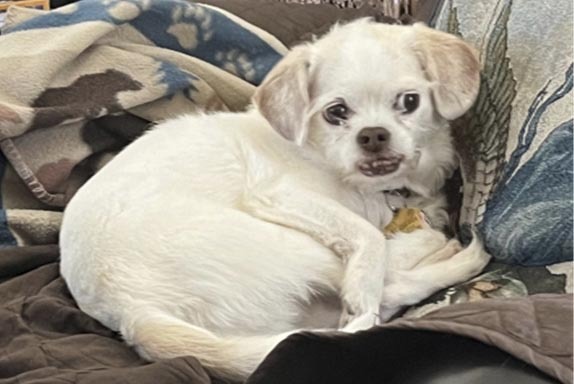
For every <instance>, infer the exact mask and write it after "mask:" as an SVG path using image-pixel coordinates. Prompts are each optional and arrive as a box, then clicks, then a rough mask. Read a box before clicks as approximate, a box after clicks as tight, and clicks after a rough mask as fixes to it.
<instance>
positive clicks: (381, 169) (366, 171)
mask: <svg viewBox="0 0 574 384" xmlns="http://www.w3.org/2000/svg"><path fill="white" fill-rule="evenodd" d="M404 158H405V157H404V156H403V155H399V154H384V155H380V156H377V157H375V158H370V159H365V160H363V161H361V162H359V163H358V165H357V167H358V168H359V171H360V172H361V173H362V174H363V175H365V176H367V177H374V176H383V175H388V174H390V173H393V172H395V171H396V170H397V169H399V166H400V165H401V162H402V161H403V159H404Z"/></svg>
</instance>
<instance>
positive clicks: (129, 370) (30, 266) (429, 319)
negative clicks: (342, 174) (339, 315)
mask: <svg viewBox="0 0 574 384" xmlns="http://www.w3.org/2000/svg"><path fill="white" fill-rule="evenodd" d="M57 259H58V247H57V246H55V245H47V246H34V247H21V248H12V249H5V250H0V384H5V383H6V384H7V383H19V384H24V383H26V384H28V383H30V384H31V383H35V384H36V383H59V382H67V383H70V382H74V383H82V384H84V383H106V384H108V383H111V384H113V383H138V384H143V383H162V384H170V383H191V384H196V383H199V384H203V383H211V382H212V381H211V380H210V378H209V377H208V376H207V373H206V372H205V371H204V369H203V368H202V367H201V365H200V364H199V363H198V362H197V360H195V359H194V358H193V357H182V358H177V359H171V360H166V361H162V362H156V363H147V362H145V361H143V360H142V359H141V358H139V357H138V356H137V354H136V353H135V352H134V351H133V350H132V349H131V348H130V347H128V346H127V345H126V344H125V343H124V342H123V341H122V340H121V338H120V337H119V335H118V334H116V333H114V332H112V331H110V330H109V329H107V328H105V327H104V326H102V325H101V324H99V323H98V322H97V321H95V320H93V319H92V318H90V317H89V316H87V315H85V314H84V313H82V312H81V311H80V310H79V309H78V307H77V306H76V304H75V303H74V300H73V299H72V297H71V296H70V293H69V292H68V290H67V288H66V286H65V283H64V281H63V280H62V278H61V277H60V276H59V271H58V268H59V265H58V262H57ZM385 327H389V328H399V329H418V330H432V331H439V332H446V333H455V334H459V335H462V336H468V337H471V338H474V339H477V340H480V341H483V342H485V343H487V344H491V345H494V346H496V347H498V348H501V349H503V350H505V351H507V352H509V353H510V354H512V355H514V356H516V357H518V358H520V359H522V360H524V361H527V362H528V363H530V364H533V365H534V366H536V367H537V368H539V369H540V370H542V371H544V372H546V373H548V374H549V375H551V376H553V377H555V378H557V379H559V380H560V381H562V382H564V383H572V381H573V380H572V295H570V294H558V295H556V294H553V295H534V296H529V297H524V298H517V299H511V300H508V299H506V300H483V301H478V302H472V303H466V304H459V305H455V306H449V307H446V308H442V309H439V310H437V311H435V312H433V313H430V314H428V315H426V316H423V317H422V318H418V319H399V320H397V321H394V322H392V323H390V324H388V325H386V326H385Z"/></svg>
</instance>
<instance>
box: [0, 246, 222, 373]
mask: <svg viewBox="0 0 574 384" xmlns="http://www.w3.org/2000/svg"><path fill="white" fill-rule="evenodd" d="M57 258H58V248H57V246H36V247H24V248H19V249H17V248H14V249H11V250H2V251H0V279H1V280H0V281H2V282H1V283H0V383H2V384H9V383H19V384H24V383H34V384H42V383H50V384H53V383H72V382H73V383H81V384H88V383H94V384H100V383H106V384H114V383H118V384H119V383H138V384H146V383H149V384H156V383H162V384H171V383H174V384H175V383H189V384H204V383H211V382H212V381H211V380H210V379H209V377H208V376H207V373H206V372H205V371H204V369H203V368H202V367H201V365H200V364H199V363H198V362H197V360H195V359H194V358H193V357H182V358H177V359H171V360H166V361H162V362H157V363H151V364H150V363H147V362H145V361H143V360H142V359H141V358H140V357H138V355H137V354H136V353H135V352H134V351H133V350H132V349H131V348H130V347H128V346H127V345H126V344H125V343H124V342H123V341H122V340H121V338H120V337H119V336H118V335H117V334H116V333H114V332H112V331H110V330H109V329H107V328H105V327H104V326H102V325H101V324H99V323H98V322H97V321H95V320H93V319H92V318H90V317H89V316H87V315H86V314H84V313H82V312H81V311H80V310H79V309H78V307H77V306H76V304H75V303H74V301H73V299H72V297H71V296H70V294H69V292H68V290H67V288H66V285H65V283H64V281H63V279H62V278H61V277H60V276H59V264H58V262H57Z"/></svg>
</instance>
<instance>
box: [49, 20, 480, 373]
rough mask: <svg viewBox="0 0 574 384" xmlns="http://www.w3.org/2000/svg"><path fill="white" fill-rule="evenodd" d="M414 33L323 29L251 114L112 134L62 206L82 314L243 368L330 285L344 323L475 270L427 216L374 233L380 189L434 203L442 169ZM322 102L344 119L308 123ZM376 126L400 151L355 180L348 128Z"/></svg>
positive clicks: (65, 245) (212, 362) (354, 149)
mask: <svg viewBox="0 0 574 384" xmlns="http://www.w3.org/2000/svg"><path fill="white" fill-rule="evenodd" d="M429 33H430V34H432V33H435V32H428V31H427V29H426V28H425V27H421V26H418V27H398V26H385V25H380V24H374V23H370V22H365V21H359V22H356V23H351V24H349V25H347V26H343V27H338V28H336V29H335V30H334V31H332V32H331V33H329V34H328V35H327V36H326V37H325V38H323V39H321V40H319V41H317V42H316V43H314V44H313V45H309V46H305V47H301V48H298V49H296V50H294V51H293V53H292V54H289V55H288V57H287V58H285V60H284V61H283V62H282V63H280V64H279V65H278V66H277V67H276V69H274V70H273V71H272V73H270V75H269V76H268V78H267V79H266V81H265V82H264V84H263V85H262V86H261V87H260V89H259V90H258V93H257V95H256V96H255V104H256V108H254V109H252V110H250V111H248V112H244V113H217V114H213V115H197V116H182V117H179V118H177V119H173V120H170V121H167V122H164V123H162V124H159V125H158V126H157V127H155V128H154V129H153V130H152V131H151V132H149V133H147V134H145V135H144V136H143V137H142V138H140V139H138V140H137V141H136V142H134V143H133V144H132V145H130V146H128V147H127V148H126V149H125V150H124V151H122V152H121V153H120V154H119V155H118V156H117V157H116V158H115V159H113V160H112V161H111V162H110V163H109V164H107V165H106V166H105V167H104V168H103V169H102V170H101V171H100V172H99V173H98V174H96V175H95V176H94V177H93V178H92V179H90V180H89V181H88V182H87V183H86V184H85V185H84V186H83V187H82V188H81V189H80V191H79V192H78V193H77V195H76V196H75V197H74V198H73V199H72V201H71V202H70V204H69V206H68V207H67V208H66V211H65V214H64V222H63V225H62V231H61V238H60V245H61V250H62V262H61V272H62V275H63V276H64V278H65V279H66V282H67V283H68V286H69V288H70V291H71V293H72V295H73V296H74V298H75V299H76V300H77V302H78V305H79V306H80V308H81V309H82V310H83V311H85V312H86V313H88V314H89V315H91V316H93V317H94V318H96V319H98V320H99V321H101V322H102V323H103V324H105V325H106V326H108V327H110V328H111V329H114V330H118V331H120V332H121V333H122V335H123V336H124V338H125V339H126V341H127V342H128V343H130V344H132V345H133V346H134V347H135V348H137V350H138V351H139V352H140V353H141V354H142V356H144V357H146V358H148V359H152V360H155V359H163V358H170V357H175V356H181V355H193V356H196V357H197V358H198V359H199V360H200V361H201V362H202V363H203V364H204V365H205V366H206V367H207V368H208V369H210V370H211V371H212V372H213V373H214V374H215V375H218V376H221V377H227V378H233V379H243V378H245V377H246V376H247V375H249V374H250V373H251V372H252V371H253V370H254V369H255V367H256V366H257V364H258V363H259V362H260V361H261V360H262V359H263V357H264V356H265V355H266V354H267V353H268V352H269V351H270V350H271V349H272V348H273V347H274V346H275V345H276V344H277V343H278V342H279V341H280V340H282V339H283V338H284V337H286V335H288V334H290V333H292V332H295V331H297V330H298V329H300V328H302V327H305V319H306V317H308V316H307V314H308V313H309V312H308V311H311V310H312V307H313V305H314V304H313V303H314V302H315V301H316V300H318V299H321V298H325V297H327V296H331V297H332V296H339V297H340V298H341V304H342V307H343V311H342V314H341V311H340V308H339V312H337V314H336V316H337V317H339V316H340V317H341V319H342V320H341V321H342V325H344V326H345V328H344V330H348V331H353V330H357V329H362V328H365V327H369V326H371V325H373V324H375V323H376V319H377V317H376V314H377V313H378V311H379V306H380V305H381V304H382V305H383V307H385V308H386V309H387V310H388V311H389V313H392V312H394V311H396V309H397V308H398V307H400V306H401V305H405V304H411V303H413V302H416V301H418V300H420V299H422V298H424V297H426V296H427V295H429V294H431V293H432V292H434V291H435V290H437V289H440V288H442V287H443V286H446V285H449V284H452V283H455V282H458V281H461V280H465V279H467V278H469V277H471V276H472V275H473V274H475V273H477V272H478V270H479V269H481V268H482V267H483V266H484V264H485V263H486V261H487V260H488V256H487V255H485V254H484V252H483V251H482V248H481V247H480V244H478V243H476V242H475V243H474V244H473V246H472V247H470V248H467V249H466V250H464V251H461V252H459V251H460V249H461V248H460V245H459V244H458V243H457V242H454V241H451V242H447V239H446V238H445V237H444V236H443V235H442V234H441V233H440V232H438V231H434V230H432V229H430V228H426V229H425V230H418V231H415V232H413V233H411V234H399V235H396V236H395V237H393V238H392V239H390V240H386V239H385V237H384V236H383V235H382V233H381V231H380V230H379V229H380V228H382V227H383V226H384V225H386V224H387V223H388V222H389V221H390V220H391V217H392V212H391V211H390V209H389V207H388V205H387V204H386V201H385V197H384V195H383V194H382V193H381V192H380V191H381V190H383V189H389V188H399V187H405V186H406V187H408V188H410V189H412V190H413V191H416V192H418V193H419V194H420V195H422V197H420V199H422V200H424V201H426V203H425V204H426V205H430V206H433V211H437V212H440V211H441V209H440V207H442V204H443V201H444V199H443V198H442V197H441V195H440V194H439V189H440V188H441V186H442V185H443V183H444V179H445V177H446V176H448V174H449V173H450V172H451V171H452V169H453V168H454V166H455V158H454V150H453V148H452V144H451V139H450V136H449V133H448V124H447V122H446V120H445V119H444V118H443V117H441V116H440V115H438V114H437V112H436V110H435V109H434V108H433V101H432V99H433V93H432V92H433V91H432V89H433V88H432V84H431V83H432V81H434V80H433V79H429V77H428V74H426V73H425V71H424V70H423V69H422V68H423V64H424V63H421V61H420V60H421V59H420V58H419V57H418V56H417V55H416V54H415V53H416V52H415V48H412V47H414V45H413V41H414V40H413V39H416V38H417V36H419V37H420V38H425V37H427V35H428V34H429ZM440 37H441V38H443V37H444V36H442V34H441V35H440ZM448 38H449V39H450V38H452V39H455V38H454V37H451V36H449V37H448ZM461 44H463V43H462V42H461ZM411 46H412V47H411ZM454 51H455V53H454V54H456V53H457V51H456V50H454ZM425 57H426V56H425ZM425 60H427V59H425ZM453 76H454V74H453ZM461 76H462V75H461ZM460 81H461V82H462V80H460ZM469 81H470V80H469ZM293 84H294V85H293ZM465 84H466V83H465ZM405 89H408V90H417V91H418V92H420V94H421V107H420V109H419V110H417V111H415V112H414V113H413V114H411V115H408V116H404V115H400V114H398V113H397V112H396V111H395V110H393V107H392V104H393V103H394V98H395V97H396V94H397V93H398V92H401V91H403V90H405ZM451 91H452V92H455V93H456V90H451ZM336 97H344V98H345V99H346V100H347V101H348V102H349V104H350V105H352V106H353V108H354V110H355V113H354V115H353V117H352V118H351V119H349V121H348V124H347V126H346V127H340V126H337V127H333V126H330V125H329V124H327V123H326V122H325V121H324V120H323V118H322V110H323V109H324V107H325V105H326V104H328V103H330V102H331V101H332V99H333V98H336ZM453 97H454V96H453ZM434 102H439V103H440V102H441V101H440V100H439V101H434ZM469 106H470V105H468V106H466V107H465V108H468V107H469ZM443 107H444V106H443ZM447 107H448V108H447ZM447 107H444V108H447V109H448V110H449V113H458V112H459V111H458V109H457V108H460V106H458V104H457V105H456V106H447ZM298 108H299V110H298ZM444 108H443V109H444ZM262 115H263V116H265V117H266V118H264V117H263V116H262ZM296 121H298V122H299V123H297V124H296V123H295V122H296ZM380 125H384V126H385V127H387V129H389V131H390V132H391V135H392V136H391V142H390V146H391V149H392V150H393V151H395V152H397V153H401V154H403V155H404V157H405V160H404V161H403V163H401V165H400V168H399V169H398V170H397V171H395V172H393V173H391V174H387V175H384V176H377V177H367V176H365V175H363V174H361V173H360V172H359V171H358V169H357V166H356V164H357V162H360V161H361V160H362V159H363V157H364V154H363V153H362V152H361V151H360V149H359V148H358V145H357V144H356V135H357V133H358V131H359V130H360V129H361V128H362V127H368V126H380ZM276 131H278V132H280V133H281V134H282V135H283V136H284V137H282V136H281V135H278V134H277V132H276ZM286 138H288V139H289V140H287V139H286ZM290 140H291V141H290ZM418 156H420V159H418V160H417V158H418ZM421 204H423V202H421ZM437 215H438V216H440V214H437ZM385 266H387V268H385ZM385 281H386V282H385ZM336 321H337V319H335V322H336ZM332 325H333V321H332V319H331V320H324V321H322V322H319V324H318V325H315V326H316V327H319V328H329V327H330V326H332Z"/></svg>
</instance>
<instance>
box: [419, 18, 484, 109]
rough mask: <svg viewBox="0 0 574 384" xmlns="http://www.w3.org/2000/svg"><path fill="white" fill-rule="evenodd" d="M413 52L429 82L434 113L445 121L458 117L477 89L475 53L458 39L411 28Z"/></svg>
mask: <svg viewBox="0 0 574 384" xmlns="http://www.w3.org/2000/svg"><path fill="white" fill-rule="evenodd" d="M413 28H415V40H414V47H413V48H414V50H415V52H416V54H417V55H418V57H419V60H420V62H421V65H422V66H423V69H424V70H425V73H426V75H427V76H428V78H429V80H430V81H432V82H434V83H435V84H434V85H433V97H434V100H435V104H436V108H437V110H438V113H440V115H441V116H443V117H444V118H445V119H447V120H454V119H456V118H457V117H460V116H462V115H463V114H464V113H465V112H466V111H468V109H470V107H471V106H472V104H473V103H474V101H475V99H476V97H477V95H478V89H479V87H480V62H479V59H478V53H477V52H476V50H475V49H474V48H473V47H471V46H470V45H469V44H467V43H465V42H464V41H463V40H462V39H460V38H458V37H456V36H454V35H450V34H448V33H445V32H440V31H437V30H434V29H431V28H429V27H427V26H425V25H424V24H420V23H419V24H415V25H414V26H413Z"/></svg>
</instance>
